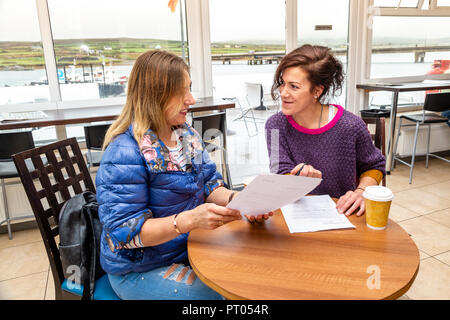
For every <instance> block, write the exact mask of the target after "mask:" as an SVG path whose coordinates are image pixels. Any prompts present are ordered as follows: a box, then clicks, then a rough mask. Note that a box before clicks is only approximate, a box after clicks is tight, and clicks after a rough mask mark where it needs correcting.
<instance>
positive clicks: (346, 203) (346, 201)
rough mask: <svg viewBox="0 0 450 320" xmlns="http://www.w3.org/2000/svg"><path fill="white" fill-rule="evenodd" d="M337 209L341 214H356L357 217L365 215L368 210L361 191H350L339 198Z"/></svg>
mask: <svg viewBox="0 0 450 320" xmlns="http://www.w3.org/2000/svg"><path fill="white" fill-rule="evenodd" d="M336 209H337V210H338V212H339V213H343V214H345V215H346V216H350V215H352V214H353V213H355V212H356V215H357V216H361V215H363V214H364V211H365V210H366V206H365V203H364V198H363V196H362V193H360V192H359V191H348V192H347V193H346V194H344V195H343V196H342V197H340V198H339V200H338V202H337V203H336ZM358 209H359V210H358Z"/></svg>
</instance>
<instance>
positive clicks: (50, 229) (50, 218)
mask: <svg viewBox="0 0 450 320" xmlns="http://www.w3.org/2000/svg"><path fill="white" fill-rule="evenodd" d="M42 157H45V158H46V159H47V164H46V165H44V162H43V161H42ZM12 158H13V160H14V163H15V165H16V168H17V171H18V173H19V176H20V180H21V181H22V184H23V187H24V189H25V193H26V195H27V197H28V200H29V202H30V205H31V208H32V209H33V213H34V216H35V217H36V222H37V224H38V226H39V230H40V232H41V236H42V239H43V241H44V245H45V249H46V251H47V256H48V259H49V261H50V267H51V269H52V273H53V279H54V282H55V295H56V298H57V299H60V298H61V296H62V294H63V293H62V289H61V284H62V282H63V281H64V272H63V269H62V264H61V259H60V255H59V250H58V246H57V244H56V241H55V237H57V236H58V235H59V228H58V224H59V211H60V210H61V207H62V206H63V205H64V203H65V202H66V201H67V200H69V199H70V198H71V197H72V196H73V195H75V194H78V193H81V192H83V191H84V190H90V191H92V192H95V186H94V183H93V182H92V178H91V176H90V175H89V171H88V169H87V166H86V163H85V162H84V158H83V155H82V154H81V150H80V147H79V145H78V143H77V140H76V139H75V138H69V139H66V140H62V141H58V142H55V143H52V144H49V145H46V146H42V147H38V148H34V149H31V150H26V151H23V152H20V153H17V154H14V155H13V156H12ZM27 159H31V161H32V162H33V165H34V168H35V169H34V170H33V171H29V169H28V167H27V166H26V164H25V160H27ZM63 170H64V171H65V173H66V175H64V171H63ZM58 194H59V197H57V195H58ZM46 207H47V208H46Z"/></svg>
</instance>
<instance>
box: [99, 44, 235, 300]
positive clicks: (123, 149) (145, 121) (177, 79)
mask: <svg viewBox="0 0 450 320" xmlns="http://www.w3.org/2000/svg"><path fill="white" fill-rule="evenodd" d="M190 84H191V81H190V77H189V70H188V67H187V65H186V64H185V63H184V61H183V60H182V59H181V58H179V57H177V56H175V55H173V54H171V53H168V52H164V51H158V50H157V51H148V52H146V53H144V54H142V55H141V56H139V58H138V59H137V60H136V62H135V64H134V66H133V69H132V71H131V74H130V78H129V83H128V93H127V101H126V104H125V106H124V109H123V111H122V113H121V115H120V116H119V117H118V119H117V120H116V121H115V122H114V123H113V124H112V125H111V127H110V129H109V130H108V132H107V134H106V136H105V142H104V149H105V152H104V155H103V158H102V161H101V164H100V168H99V170H98V172H97V176H96V186H97V201H98V202H99V204H100V208H99V215H100V219H101V222H102V224H103V232H102V237H101V246H100V247H101V257H100V262H101V265H102V268H103V269H104V270H105V271H106V273H107V274H108V276H109V280H110V283H111V285H112V287H113V289H114V291H115V292H116V293H117V295H118V296H119V297H120V298H122V299H222V297H221V296H220V295H219V294H218V293H216V292H215V291H213V290H211V289H210V288H209V287H207V286H206V285H204V284H203V283H202V282H201V281H200V279H197V278H196V277H195V274H194V272H193V271H192V269H190V267H189V263H188V257H187V237H188V233H189V231H191V230H193V229H196V228H205V229H215V228H217V227H219V226H221V225H223V224H225V223H228V222H230V221H234V220H239V219H241V214H240V213H239V212H238V211H236V210H233V209H229V208H226V207H225V206H226V205H227V204H228V202H229V201H230V200H231V199H232V197H233V196H234V193H233V192H232V191H230V190H228V189H227V188H225V185H224V182H223V180H222V176H221V175H220V173H218V172H217V171H216V165H215V164H214V163H213V162H212V161H211V160H210V159H209V156H208V153H207V151H206V149H204V148H203V142H202V140H201V137H200V136H199V134H198V133H197V132H196V131H195V130H194V129H193V128H192V127H191V126H190V125H189V124H188V123H187V122H186V113H187V110H188V107H189V106H190V105H192V104H194V103H195V100H194V98H193V97H192V95H191V93H190Z"/></svg>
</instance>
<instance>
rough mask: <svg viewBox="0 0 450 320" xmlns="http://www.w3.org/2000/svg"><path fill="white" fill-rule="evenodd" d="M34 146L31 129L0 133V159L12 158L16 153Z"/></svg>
mask: <svg viewBox="0 0 450 320" xmlns="http://www.w3.org/2000/svg"><path fill="white" fill-rule="evenodd" d="M33 148H34V141H33V134H32V133H31V131H18V132H8V133H0V161H1V160H11V156H12V155H13V154H14V153H17V152H21V151H24V150H28V149H33Z"/></svg>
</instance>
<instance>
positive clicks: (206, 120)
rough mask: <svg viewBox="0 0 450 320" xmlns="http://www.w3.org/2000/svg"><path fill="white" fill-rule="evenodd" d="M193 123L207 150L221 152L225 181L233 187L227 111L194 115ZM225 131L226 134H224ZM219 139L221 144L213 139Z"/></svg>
mask: <svg viewBox="0 0 450 320" xmlns="http://www.w3.org/2000/svg"><path fill="white" fill-rule="evenodd" d="M192 125H193V127H194V129H195V130H196V131H197V132H198V133H199V134H200V135H201V137H202V139H203V141H204V143H205V147H206V150H207V151H208V152H209V153H212V152H215V151H219V152H220V154H221V164H222V176H223V178H224V181H225V183H226V184H227V185H228V187H229V188H230V189H231V188H232V186H233V184H232V182H231V174H230V168H229V166H228V157H227V149H226V146H227V136H226V132H227V124H226V113H225V112H218V113H212V114H207V115H195V114H194V115H193V116H192ZM224 133H225V134H224ZM215 139H219V141H220V145H217V144H214V143H212V142H211V141H212V140H215Z"/></svg>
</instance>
